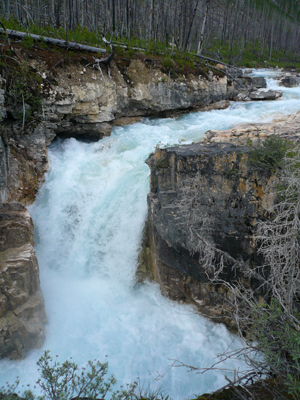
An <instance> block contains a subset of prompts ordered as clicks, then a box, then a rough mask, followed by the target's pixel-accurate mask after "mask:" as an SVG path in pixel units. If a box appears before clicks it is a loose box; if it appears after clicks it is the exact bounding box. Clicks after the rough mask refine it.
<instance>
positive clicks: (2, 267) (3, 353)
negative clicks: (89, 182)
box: [0, 202, 46, 359]
mask: <svg viewBox="0 0 300 400" xmlns="http://www.w3.org/2000/svg"><path fill="white" fill-rule="evenodd" d="M33 246H34V241H33V223H32V220H31V218H30V215H29V213H28V211H27V210H26V208H25V207H24V206H23V205H22V204H20V203H13V202H12V203H5V204H2V205H0V289H1V290H0V358H1V357H9V358H13V359H15V358H22V357H24V356H25V353H26V351H27V350H28V349H30V348H35V347H39V346H41V345H42V344H43V341H44V338H45V334H44V323H45V321H46V316H45V309H44V301H43V295H42V292H41V289H40V282H39V267H38V262H37V258H36V254H35V251H34V249H33Z"/></svg>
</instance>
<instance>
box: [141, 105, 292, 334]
mask: <svg viewBox="0 0 300 400" xmlns="http://www.w3.org/2000/svg"><path fill="white" fill-rule="evenodd" d="M299 122H300V112H298V113H297V114H295V115H290V116H286V117H282V118H280V119H277V120H274V121H273V122H271V123H268V124H244V125H241V126H238V127H235V128H233V129H230V130H226V131H208V132H206V134H205V139H204V142H201V143H196V144H191V145H185V146H178V147H170V148H167V149H158V150H156V152H155V153H154V154H153V155H151V156H150V157H149V158H148V159H147V161H146V162H147V164H148V165H149V168H150V170H151V175H150V193H149V194H148V220H147V222H146V226H145V230H144V239H143V245H142V250H141V254H140V268H139V271H138V277H139V279H145V277H151V278H152V279H154V280H155V281H157V282H158V283H159V284H160V286H161V290H162V292H163V293H164V294H165V295H167V296H168V297H170V298H172V299H175V300H178V301H183V302H192V303H194V304H195V305H196V306H197V307H198V309H199V310H200V312H201V313H202V314H204V315H206V316H208V317H210V318H212V319H213V320H214V321H217V322H224V323H226V324H227V326H229V327H231V328H234V321H233V318H232V315H231V309H230V307H228V302H227V300H228V299H229V300H230V292H229V291H228V290H227V289H226V288H225V287H224V286H222V285H213V284H211V283H210V282H209V281H208V279H207V275H206V271H205V270H204V268H203V265H201V263H199V255H198V254H194V253H193V252H191V251H190V249H191V246H190V237H189V235H188V234H187V227H186V225H185V224H184V223H183V222H184V218H186V217H187V214H186V212H184V210H183V209H182V207H181V198H182V196H183V194H182V190H181V188H182V187H183V186H184V185H187V188H188V187H189V185H190V187H192V185H193V184H195V183H197V185H198V187H199V188H201V190H199V192H198V196H199V197H201V207H200V208H199V212H201V213H203V215H205V216H206V217H208V218H209V220H211V221H212V232H213V233H212V238H213V240H214V243H215V244H216V246H217V247H218V248H219V249H221V250H224V251H226V252H228V253H229V254H230V255H231V256H232V257H233V258H235V259H237V260H238V259H241V258H242V259H243V261H245V262H246V263H247V264H248V266H250V267H251V266H254V265H259V264H260V262H261V261H262V260H260V258H259V256H258V254H257V249H256V246H255V243H254V240H253V239H254V234H255V229H256V224H257V221H258V220H259V219H260V218H263V217H264V216H265V215H266V210H267V208H268V206H270V205H272V203H273V201H274V198H275V190H274V186H275V184H274V177H272V176H267V175H264V174H258V173H257V172H253V171H251V169H249V167H248V162H247V160H248V153H249V147H247V145H246V144H247V141H248V139H250V140H251V141H252V142H253V141H254V142H255V141H258V140H261V139H262V140H263V139H264V138H266V137H268V136H270V135H277V136H280V137H282V138H286V139H289V140H294V141H299V137H300V130H299V126H300V123H299ZM196 180H197V181H196ZM191 212H192V211H191ZM235 274H236V272H235V271H234V270H233V269H232V268H231V267H230V266H227V267H226V269H225V270H224V273H223V275H222V279H224V280H225V281H227V282H230V281H231V280H232V279H235V277H236V275H235ZM245 284H246V285H251V286H252V287H253V288H256V287H257V282H255V280H251V281H248V282H245Z"/></svg>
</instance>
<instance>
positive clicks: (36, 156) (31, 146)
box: [0, 46, 264, 358]
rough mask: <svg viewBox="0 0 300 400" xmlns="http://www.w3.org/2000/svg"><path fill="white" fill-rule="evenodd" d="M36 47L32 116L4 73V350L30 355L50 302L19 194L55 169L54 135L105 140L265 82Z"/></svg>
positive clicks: (0, 161)
mask: <svg viewBox="0 0 300 400" xmlns="http://www.w3.org/2000/svg"><path fill="white" fill-rule="evenodd" d="M35 51H37V50H36V49H32V50H31V53H30V57H28V56H26V54H27V53H28V52H26V50H24V49H20V48H19V47H18V46H16V47H15V53H16V56H18V57H19V59H22V58H23V57H25V56H26V57H27V59H26V63H27V67H28V69H27V70H26V71H27V72H26V73H29V74H31V75H32V74H34V76H36V77H37V79H39V80H40V81H41V80H42V82H43V83H42V84H41V88H43V89H44V93H43V99H42V101H41V107H40V108H39V109H38V111H34V112H33V115H32V116H31V117H30V119H29V120H25V117H26V112H28V111H26V110H29V109H30V106H29V105H28V104H21V103H20V102H19V103H18V102H16V101H14V97H13V96H11V97H10V101H7V98H8V96H9V95H10V93H9V90H11V89H9V88H12V83H11V82H10V85H7V81H6V80H5V79H4V77H0V122H2V123H1V126H0V130H1V131H0V133H1V135H0V200H1V203H3V205H2V206H1V210H0V217H1V221H0V222H1V224H2V225H1V226H0V230H1V232H2V233H1V235H2V242H1V246H2V248H0V258H1V268H0V288H1V293H0V296H1V314H0V357H5V356H8V357H11V358H20V357H23V356H24V355H25V354H26V351H27V350H28V349H29V348H32V347H37V346H39V345H41V344H42V342H43V338H44V328H43V324H44V322H45V310H44V304H43V298H42V294H41V290H40V286H39V270H38V264H37V260H36V255H35V252H34V250H33V225H32V222H31V220H30V216H29V214H28V213H27V211H26V210H25V209H24V208H23V206H22V205H21V204H20V203H15V202H16V201H17V202H22V203H23V204H25V205H26V204H30V203H32V201H33V200H34V198H35V195H36V193H37V190H38V188H39V187H40V185H41V184H42V182H43V179H44V175H45V172H46V171H47V170H48V167H49V165H48V155H47V149H48V146H49V145H50V144H51V142H52V141H53V140H54V139H55V137H57V136H58V137H62V138H67V137H75V138H83V139H89V140H95V139H96V140H98V139H101V138H102V137H104V136H106V135H109V134H110V132H111V130H112V128H113V127H114V126H118V125H125V124H128V123H132V122H135V121H138V120H140V119H141V118H142V117H164V116H170V115H176V114H177V113H182V112H188V111H192V110H200V109H205V110H207V109H211V108H224V107H227V106H228V104H229V103H228V99H232V98H235V96H237V94H238V91H239V90H240V89H241V86H242V89H243V90H246V91H247V90H248V91H249V90H252V89H254V88H255V87H261V85H264V82H262V80H261V79H260V80H259V82H258V81H257V82H255V81H252V80H251V79H250V80H249V79H248V80H246V82H244V81H240V82H239V83H238V80H236V81H232V80H228V79H227V77H226V76H225V75H224V74H223V75H224V76H223V75H222V74H217V75H214V74H213V73H209V74H208V76H207V77H204V76H203V74H197V73H196V72H193V73H188V74H186V75H185V74H183V73H177V74H176V75H171V74H170V73H166V72H164V71H163V69H162V68H161V65H158V64H157V63H156V62H155V60H153V59H143V60H141V59H139V58H136V59H131V60H125V61H124V60H123V61H122V60H121V62H120V61H119V62H115V61H112V62H111V63H110V65H109V66H103V65H101V66H100V64H99V63H97V61H96V60H95V61H93V62H90V63H89V64H88V65H87V60H86V59H85V58H84V57H82V58H81V60H80V62H76V63H72V62H68V63H67V62H66V63H64V62H63V63H60V61H59V62H56V60H55V65H54V66H52V67H49V66H48V65H47V64H46V62H43V61H41V59H40V58H39V57H38V56H34V52H35ZM43 51H44V50H43ZM50 53H51V51H50V50H49V54H50ZM28 71H29V72H28ZM15 96H16V94H15ZM24 110H25V112H24Z"/></svg>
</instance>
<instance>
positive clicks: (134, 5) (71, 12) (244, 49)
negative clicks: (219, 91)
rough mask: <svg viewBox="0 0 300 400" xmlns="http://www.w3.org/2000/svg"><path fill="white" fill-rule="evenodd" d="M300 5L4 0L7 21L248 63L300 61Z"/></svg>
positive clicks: (66, 36) (243, 0)
mask: <svg viewBox="0 0 300 400" xmlns="http://www.w3.org/2000/svg"><path fill="white" fill-rule="evenodd" d="M299 13H300V6H299V2H297V1H295V0H288V1H276V2H274V1H271V0H265V1H261V0H188V1H184V2H183V1H180V0H175V1H174V0H172V1H170V0H168V1H164V2H162V1H157V0H126V1H122V0H111V1H110V2H98V1H96V0H91V1H89V2H85V1H83V0H76V1H72V2H66V1H64V2H62V1H58V0H42V1H37V0H26V1H25V0H16V1H14V2H12V1H11V0H2V1H0V15H2V18H4V19H3V20H2V22H4V21H5V23H6V28H11V29H17V28H18V29H19V30H22V31H28V32H31V33H35V34H43V35H46V36H50V37H57V38H61V39H63V40H66V41H75V42H79V43H83V42H85V43H89V44H93V45H101V46H102V47H103V46H104V45H105V43H104V42H103V40H102V38H104V41H111V40H112V41H114V42H116V43H119V45H120V46H123V45H125V46H126V45H127V44H130V45H131V46H132V47H135V48H139V49H146V50H147V51H151V52H152V53H153V51H154V52H159V53H160V54H166V55H168V54H169V53H171V54H173V53H174V52H175V51H176V50H177V51H179V52H184V51H188V52H192V53H195V54H196V53H197V54H205V55H208V56H210V57H213V58H215V59H218V60H220V61H224V62H229V63H233V64H236V65H243V66H248V67H258V66H260V65H263V66H264V65H265V64H268V65H270V66H276V65H279V66H281V65H282V66H284V65H287V64H290V65H296V64H297V62H298V56H299V46H298V43H299V38H300V25H299V22H300V21H299V15H300V14H299ZM13 21H15V22H13ZM16 23H17V24H16ZM20 28H21V29H20ZM135 51H136V50H135Z"/></svg>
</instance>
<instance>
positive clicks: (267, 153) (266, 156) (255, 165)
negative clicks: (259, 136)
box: [247, 136, 292, 176]
mask: <svg viewBox="0 0 300 400" xmlns="http://www.w3.org/2000/svg"><path fill="white" fill-rule="evenodd" d="M247 144H248V146H250V147H251V149H252V150H251V151H250V153H249V158H248V166H249V169H250V170H251V171H253V172H258V173H259V174H262V175H268V176H270V175H271V174H272V173H274V172H275V171H277V170H279V169H280V168H281V164H282V161H283V159H284V156H285V154H286V152H287V151H288V150H289V149H292V144H291V142H289V141H287V140H284V139H282V138H280V137H278V136H270V137H268V138H266V139H265V140H260V141H259V143H258V145H257V146H254V145H253V143H252V142H251V141H250V140H249V141H248V142H247Z"/></svg>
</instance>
